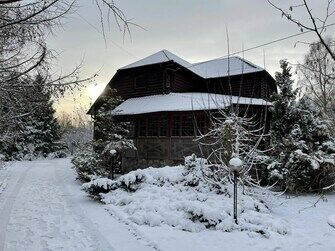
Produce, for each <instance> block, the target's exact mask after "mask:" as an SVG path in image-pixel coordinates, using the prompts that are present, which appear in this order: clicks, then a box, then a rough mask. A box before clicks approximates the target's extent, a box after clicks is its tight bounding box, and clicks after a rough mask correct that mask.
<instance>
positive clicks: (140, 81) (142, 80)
mask: <svg viewBox="0 0 335 251" xmlns="http://www.w3.org/2000/svg"><path fill="white" fill-rule="evenodd" d="M147 82H148V76H147V74H141V75H138V76H136V77H135V79H134V86H135V89H140V88H146V86H147Z"/></svg>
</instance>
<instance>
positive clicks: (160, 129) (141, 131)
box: [138, 116, 168, 137]
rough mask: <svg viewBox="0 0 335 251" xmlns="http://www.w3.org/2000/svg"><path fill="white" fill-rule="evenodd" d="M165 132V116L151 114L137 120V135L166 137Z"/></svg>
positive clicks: (166, 121) (166, 128) (166, 125)
mask: <svg viewBox="0 0 335 251" xmlns="http://www.w3.org/2000/svg"><path fill="white" fill-rule="evenodd" d="M167 132H168V119H167V116H152V117H149V118H140V119H139V120H138V136H140V137H146V136H148V137H166V136H167Z"/></svg>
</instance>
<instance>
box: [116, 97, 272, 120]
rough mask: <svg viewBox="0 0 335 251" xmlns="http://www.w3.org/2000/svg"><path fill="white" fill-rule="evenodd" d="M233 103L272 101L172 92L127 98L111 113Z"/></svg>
mask: <svg viewBox="0 0 335 251" xmlns="http://www.w3.org/2000/svg"><path fill="white" fill-rule="evenodd" d="M231 104H241V105H264V106H267V105H268V106H270V105H271V102H267V101H265V100H263V99H259V98H250V97H238V96H230V95H221V94H213V93H170V94H160V95H152V96H144V97H138V98H130V99H127V100H126V101H124V102H123V103H121V104H120V105H119V106H117V107H116V108H115V109H114V110H112V111H111V114H112V115H118V116H122V115H138V114H147V113H155V112H173V111H176V112H177V111H201V110H217V109H223V108H225V107H228V106H230V105H231Z"/></svg>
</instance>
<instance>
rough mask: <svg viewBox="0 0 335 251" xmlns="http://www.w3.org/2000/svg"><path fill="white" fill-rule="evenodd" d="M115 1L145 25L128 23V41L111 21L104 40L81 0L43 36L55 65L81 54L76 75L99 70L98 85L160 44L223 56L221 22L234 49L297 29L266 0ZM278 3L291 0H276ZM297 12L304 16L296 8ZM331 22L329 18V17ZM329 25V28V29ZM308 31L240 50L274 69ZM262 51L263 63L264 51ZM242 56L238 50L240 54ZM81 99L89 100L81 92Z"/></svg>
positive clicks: (297, 52) (184, 52)
mask: <svg viewBox="0 0 335 251" xmlns="http://www.w3.org/2000/svg"><path fill="white" fill-rule="evenodd" d="M115 2H116V4H117V5H118V6H119V7H120V8H121V9H122V10H123V11H124V12H125V14H126V16H127V17H128V18H133V20H132V21H133V22H135V23H136V24H138V25H140V26H142V27H144V28H145V30H142V29H139V28H136V27H133V28H132V33H131V35H132V41H130V39H129V37H126V39H125V41H123V36H122V33H120V32H119V30H118V29H117V27H116V25H115V24H114V26H113V27H112V30H111V31H108V30H107V39H106V43H105V41H104V39H103V36H102V34H101V25H100V21H99V18H100V17H99V12H98V9H97V7H96V6H95V5H94V4H93V1H88V0H85V1H81V4H82V6H81V7H80V8H79V9H78V13H77V14H73V15H71V17H69V18H67V20H66V21H65V24H64V26H63V28H62V29H59V30H57V31H56V32H55V35H54V36H50V38H49V39H48V42H49V45H50V47H51V48H53V49H55V50H56V51H58V52H59V53H60V54H59V61H58V68H59V69H61V70H62V71H63V72H65V71H70V70H71V69H72V68H73V67H74V66H76V65H77V64H78V63H79V62H80V61H81V60H82V59H84V67H83V69H82V76H83V77H84V76H89V75H91V74H94V73H95V72H97V71H99V70H100V71H99V76H98V77H97V78H96V80H95V82H96V83H98V84H99V85H101V86H104V85H106V84H107V83H108V81H109V80H110V79H111V78H112V76H113V75H114V74H115V72H116V70H117V69H118V68H120V67H122V66H124V65H127V64H129V63H132V62H134V61H136V60H139V59H141V58H143V57H145V56H148V55H150V54H152V53H155V52H157V51H159V50H161V49H167V50H170V51H171V52H173V53H175V54H176V55H178V56H180V57H182V58H184V59H186V60H188V61H189V62H191V63H193V62H197V61H203V60H208V59H213V58H216V57H220V56H225V55H226V54H227V53H228V51H227V36H226V27H227V28H228V31H229V41H230V52H231V53H233V52H236V51H240V50H241V49H242V45H243V46H244V48H245V49H247V48H249V47H253V46H257V45H259V44H263V43H266V42H269V41H272V40H275V39H278V38H282V37H285V36H288V35H292V34H295V33H297V32H299V29H298V28H297V26H296V25H294V24H291V23H289V22H288V21H287V20H285V19H284V18H281V15H280V13H279V12H278V11H276V10H275V9H274V8H273V7H272V6H270V5H269V4H268V3H267V1H266V0H252V1H250V0H234V1H232V0H122V1H121V0H118V1H117V0H116V1H115ZM277 2H278V3H279V2H280V5H281V6H283V7H284V6H289V5H290V4H292V2H294V3H297V2H298V1H286V0H281V1H278V0H277ZM309 2H310V3H311V4H312V7H313V11H314V13H316V14H317V15H320V16H321V15H322V14H323V12H322V10H323V9H324V7H325V2H326V1H325V0H310V1H309ZM298 16H299V17H301V18H304V17H307V16H304V15H303V13H300V12H299V13H298ZM330 22H332V20H330ZM333 32H334V28H329V29H328V33H329V34H332V33H333ZM315 39H316V37H315V36H314V35H312V34H307V35H302V36H300V37H298V38H294V39H290V40H286V41H283V42H279V43H274V44H272V45H269V46H265V47H262V48H260V49H255V50H252V51H249V52H246V53H245V54H244V57H245V58H246V59H248V60H250V61H252V62H253V63H255V64H257V65H259V66H261V67H264V66H265V68H266V69H267V70H268V71H269V72H270V74H272V75H274V72H275V71H277V70H278V66H279V60H280V59H283V58H286V59H288V60H289V61H290V62H291V63H293V64H295V63H297V62H298V61H299V62H301V61H302V59H303V55H304V54H305V53H306V52H307V49H308V48H307V46H306V45H303V44H298V45H297V46H294V45H295V43H296V42H297V40H302V41H308V42H311V41H313V40H315ZM263 55H265V65H264V57H263ZM241 56H242V55H241ZM80 102H81V104H82V103H86V106H87V104H88V103H89V98H88V97H87V96H85V95H84V96H82V98H81V101H80ZM78 105H79V104H77V106H78ZM72 106H73V102H72V101H70V98H69V97H67V100H66V101H63V102H62V104H61V106H60V107H61V109H65V110H69V109H71V107H72Z"/></svg>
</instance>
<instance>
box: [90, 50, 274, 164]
mask: <svg viewBox="0 0 335 251" xmlns="http://www.w3.org/2000/svg"><path fill="white" fill-rule="evenodd" d="M108 87H112V88H115V89H116V90H117V92H118V94H119V95H120V96H121V97H122V99H123V100H124V101H123V103H121V104H120V105H119V106H118V107H117V108H116V109H114V110H113V111H111V114H112V115H114V116H117V117H118V118H119V119H120V120H125V121H129V122H130V124H131V127H132V137H133V139H134V141H135V145H136V147H137V151H131V152H128V153H126V154H125V156H123V166H124V168H125V169H131V168H133V167H141V166H143V167H144V166H148V165H163V164H171V163H178V162H180V161H181V160H182V159H183V157H185V156H187V155H189V154H191V153H196V154H199V155H200V152H199V151H200V149H199V146H198V143H197V142H195V140H194V139H195V138H196V136H197V134H199V133H203V132H206V130H208V128H209V127H210V120H209V118H208V116H207V112H208V111H215V110H218V109H223V108H225V107H228V106H231V105H237V104H238V105H239V106H241V107H242V109H243V106H245V107H247V108H248V111H249V112H250V113H251V114H262V113H264V111H265V112H267V106H268V104H269V102H267V101H269V98H270V96H271V94H272V93H274V92H276V91H277V89H276V85H275V81H274V79H273V78H272V77H271V75H270V74H269V73H268V72H267V71H266V70H264V69H263V68H261V67H258V66H256V65H255V64H253V63H251V62H249V61H247V60H245V59H242V58H240V57H230V58H218V59H214V60H209V61H206V62H200V63H195V64H191V63H189V62H187V61H185V60H183V59H181V58H180V57H178V56H176V55H174V54H173V53H171V52H169V51H167V50H162V51H159V52H157V53H155V54H153V55H151V56H148V57H146V58H144V59H142V60H139V61H137V62H134V63H132V64H129V65H127V66H124V67H122V68H120V69H119V70H118V71H117V72H116V74H115V75H114V77H113V78H112V79H111V81H110V82H109V83H108ZM103 100H104V99H103V98H101V97H100V98H98V99H97V100H96V102H95V103H94V104H93V105H92V107H91V108H90V110H89V111H88V114H90V115H93V116H94V114H95V112H96V111H97V110H98V109H99V107H100V106H101V105H102V102H103ZM267 118H269V116H267ZM265 122H266V123H267V124H269V119H267V121H265ZM195 125H196V126H195Z"/></svg>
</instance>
